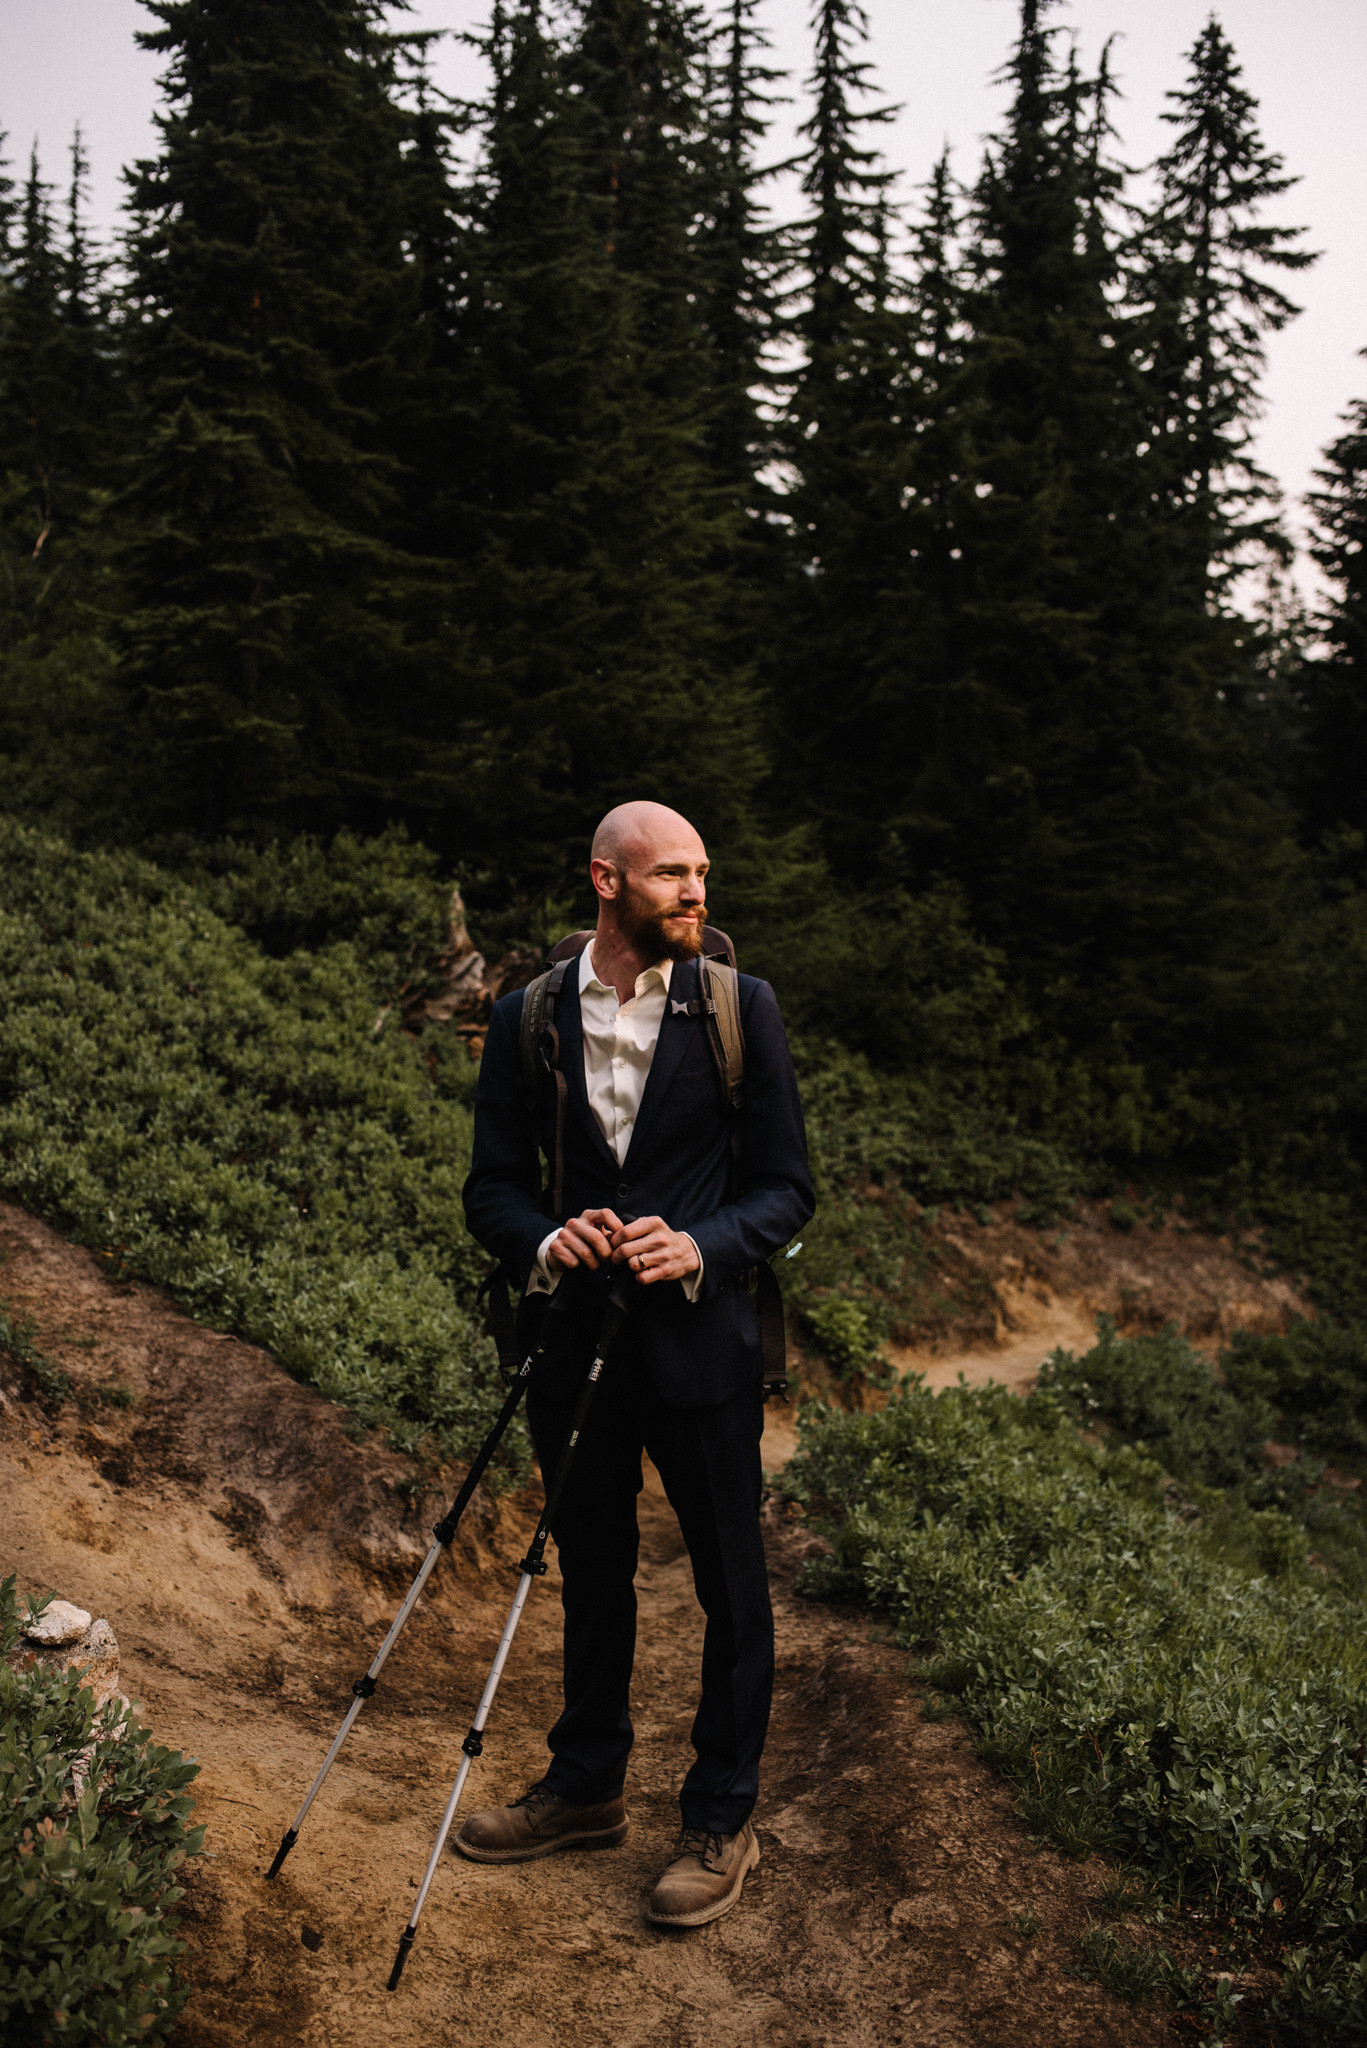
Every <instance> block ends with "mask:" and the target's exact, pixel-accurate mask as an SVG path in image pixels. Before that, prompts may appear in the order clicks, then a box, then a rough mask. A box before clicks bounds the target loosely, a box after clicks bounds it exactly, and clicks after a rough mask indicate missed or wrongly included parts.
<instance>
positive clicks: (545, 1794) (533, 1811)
mask: <svg viewBox="0 0 1367 2048" xmlns="http://www.w3.org/2000/svg"><path fill="white" fill-rule="evenodd" d="M554 1798H555V1794H554V1792H550V1791H548V1790H547V1789H546V1786H545V1784H544V1782H543V1781H542V1780H541V1779H538V1780H537V1782H536V1784H535V1785H529V1786H528V1787H527V1789H526V1791H525V1792H524V1793H523V1795H522V1797H521V1798H520V1799H514V1801H513V1805H514V1806H525V1807H526V1809H527V1813H528V1817H529V1818H530V1819H531V1820H535V1819H536V1816H537V1813H538V1811H539V1810H540V1808H541V1807H543V1806H549V1805H550V1804H551V1802H552V1800H553V1799H554Z"/></svg>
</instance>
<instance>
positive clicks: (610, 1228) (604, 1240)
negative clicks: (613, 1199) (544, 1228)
mask: <svg viewBox="0 0 1367 2048" xmlns="http://www.w3.org/2000/svg"><path fill="white" fill-rule="evenodd" d="M621 1229H622V1221H621V1218H620V1217H619V1216H616V1215H615V1214H614V1213H613V1211H612V1210H611V1209H585V1211H584V1213H583V1215H582V1216H571V1218H570V1220H569V1222H568V1223H567V1224H566V1225H565V1228H564V1229H563V1230H562V1231H561V1233H560V1235H559V1237H557V1238H555V1239H554V1240H553V1241H552V1242H551V1243H550V1244H548V1245H547V1247H546V1264H547V1266H548V1267H551V1268H554V1267H557V1266H558V1267H559V1268H560V1270H561V1271H562V1272H567V1271H568V1270H569V1268H570V1267H571V1266H587V1267H588V1269H589V1271H590V1272H591V1273H596V1272H597V1271H598V1268H599V1267H600V1266H603V1265H606V1264H607V1262H608V1260H609V1259H610V1258H611V1257H612V1244H611V1242H610V1235H611V1236H615V1235H616V1234H617V1233H619V1232H620V1231H621Z"/></svg>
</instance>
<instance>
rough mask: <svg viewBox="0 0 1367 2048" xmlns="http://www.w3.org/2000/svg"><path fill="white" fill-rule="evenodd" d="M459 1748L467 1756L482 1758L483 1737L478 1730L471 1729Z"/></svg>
mask: <svg viewBox="0 0 1367 2048" xmlns="http://www.w3.org/2000/svg"><path fill="white" fill-rule="evenodd" d="M461 1748H462V1749H463V1750H464V1752H465V1754H466V1755H467V1756H483V1754H484V1737H483V1736H482V1735H481V1734H480V1732H479V1730H478V1728H472V1729H471V1730H470V1733H469V1734H468V1735H467V1736H466V1738H465V1740H464V1742H462V1744H461Z"/></svg>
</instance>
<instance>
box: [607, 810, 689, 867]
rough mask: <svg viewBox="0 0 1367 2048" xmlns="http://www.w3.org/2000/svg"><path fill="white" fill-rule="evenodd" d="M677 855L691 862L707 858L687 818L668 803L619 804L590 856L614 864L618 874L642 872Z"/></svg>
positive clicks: (611, 814) (608, 817) (610, 815)
mask: <svg viewBox="0 0 1367 2048" xmlns="http://www.w3.org/2000/svg"><path fill="white" fill-rule="evenodd" d="M676 855H681V856H684V857H686V858H687V859H688V860H689V861H690V862H696V861H697V860H699V859H704V858H705V857H706V856H705V854H704V852H703V843H702V840H701V839H700V837H699V836H698V834H697V832H696V831H695V830H694V829H693V827H692V826H691V825H690V824H689V822H688V820H687V818H684V817H681V816H680V815H679V813H678V812H677V811H671V810H670V808H669V806H668V804H652V803H645V802H640V803H632V804H618V806H617V808H616V810H612V811H609V812H608V814H607V816H606V818H604V820H603V822H602V824H601V825H600V826H599V827H598V830H597V831H596V832H595V833H594V835H593V850H592V856H591V857H592V858H593V859H594V860H605V861H611V862H612V865H613V866H614V867H615V868H616V869H617V871H618V873H619V874H627V873H629V872H636V873H639V872H640V871H641V870H642V869H643V868H650V867H654V866H655V865H656V864H657V863H658V862H660V861H665V860H670V859H671V857H673V856H676Z"/></svg>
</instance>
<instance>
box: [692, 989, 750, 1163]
mask: <svg viewBox="0 0 1367 2048" xmlns="http://www.w3.org/2000/svg"><path fill="white" fill-rule="evenodd" d="M700 967H701V976H702V993H703V998H704V1000H703V1014H704V1016H705V1017H706V1019H707V1036H708V1041H709V1043H710V1044H711V1047H712V1057H713V1059H714V1060H715V1061H716V1063H717V1077H718V1079H719V1080H720V1082H721V1088H722V1095H723V1098H724V1100H725V1102H726V1109H727V1114H728V1116H729V1117H730V1118H731V1121H732V1128H733V1130H734V1129H735V1123H736V1118H737V1117H738V1116H739V1114H740V1111H741V1107H742V1105H743V1104H744V1101H745V1028H744V1026H743V1025H742V1023H741V1021H740V977H739V976H738V974H737V973H736V970H735V968H734V967H733V966H731V964H730V963H729V961H726V960H718V959H715V958H712V957H710V956H709V955H706V954H704V956H703V958H702V961H701V962H700Z"/></svg>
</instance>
